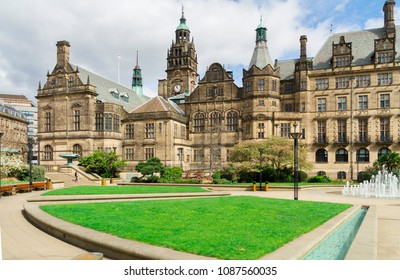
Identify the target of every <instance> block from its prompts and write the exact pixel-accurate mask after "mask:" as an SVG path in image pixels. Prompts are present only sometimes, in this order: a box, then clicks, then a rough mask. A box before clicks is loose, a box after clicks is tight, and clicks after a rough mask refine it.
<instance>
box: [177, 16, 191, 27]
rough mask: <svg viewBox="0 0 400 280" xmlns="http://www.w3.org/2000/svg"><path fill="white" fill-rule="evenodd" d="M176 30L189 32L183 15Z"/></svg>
mask: <svg viewBox="0 0 400 280" xmlns="http://www.w3.org/2000/svg"><path fill="white" fill-rule="evenodd" d="M176 30H189V27H188V26H187V25H186V18H185V17H184V15H183V13H182V17H181V23H180V24H179V25H178V27H177V28H176Z"/></svg>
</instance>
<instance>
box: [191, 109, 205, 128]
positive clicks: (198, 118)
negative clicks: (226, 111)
mask: <svg viewBox="0 0 400 280" xmlns="http://www.w3.org/2000/svg"><path fill="white" fill-rule="evenodd" d="M204 119H205V118H204V114H203V113H196V114H195V115H194V123H193V130H194V132H203V131H204Z"/></svg>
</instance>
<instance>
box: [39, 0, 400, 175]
mask: <svg viewBox="0 0 400 280" xmlns="http://www.w3.org/2000/svg"><path fill="white" fill-rule="evenodd" d="M394 7H395V2H394V1H393V0H387V1H385V3H384V6H383V12H384V22H383V27H381V28H376V29H369V30H361V31H354V32H348V33H341V34H333V35H331V36H330V37H329V38H328V39H327V41H326V42H325V43H324V44H323V45H322V46H321V49H320V50H319V52H318V53H317V54H316V55H315V57H308V56H307V36H305V35H303V36H301V37H300V38H299V49H300V51H299V57H297V58H295V59H291V60H283V61H278V60H275V61H272V59H271V56H270V54H269V50H268V44H269V43H270V42H267V28H266V26H265V25H264V23H263V22H262V20H261V21H260V24H259V25H258V27H257V29H256V34H255V35H256V40H255V41H256V42H255V47H254V50H253V54H252V55H251V59H250V63H249V66H248V68H247V69H243V77H242V84H243V86H241V87H240V86H237V85H236V84H235V81H234V80H233V73H232V72H231V71H229V70H227V69H225V68H224V67H223V66H222V65H221V64H220V63H217V62H216V63H213V64H211V65H210V66H209V67H208V70H207V71H206V73H205V75H204V77H200V78H199V74H198V71H197V53H196V48H195V43H194V39H193V38H192V37H191V32H190V29H189V27H188V25H187V24H186V18H185V16H184V13H183V12H182V16H181V18H180V24H179V25H178V27H177V28H176V30H175V39H174V40H173V42H172V44H171V46H170V48H169V50H168V52H167V58H166V60H167V67H166V73H167V78H166V79H164V80H159V86H158V96H157V97H155V98H153V99H151V100H146V99H145V97H143V99H141V100H142V102H141V103H140V104H132V105H133V106H130V107H129V106H120V105H118V104H115V102H114V101H115V100H109V102H106V103H104V102H99V100H100V99H101V98H99V96H98V95H99V90H98V88H97V90H96V88H95V87H94V86H93V85H91V83H90V82H89V80H88V82H87V83H84V82H83V81H84V80H83V79H82V78H81V76H82V74H83V72H85V70H81V69H80V70H78V68H73V67H72V66H71V65H70V64H68V63H67V60H66V58H65V56H66V53H67V52H66V50H65V49H63V48H66V47H67V46H68V47H69V44H67V43H65V42H64V43H62V42H61V43H60V42H59V44H58V45H60V46H59V47H58V48H59V54H58V59H57V61H58V62H57V66H56V68H55V69H54V71H53V72H52V74H49V75H48V81H47V82H46V84H45V86H44V88H43V89H39V91H38V103H39V104H40V107H39V120H42V121H39V132H40V133H41V134H42V135H43V137H44V138H45V139H46V141H47V142H46V144H45V145H48V146H49V147H52V148H53V150H54V149H55V148H56V149H57V150H58V151H63V152H64V151H74V152H77V153H78V152H79V151H80V150H79V149H74V148H73V145H75V144H79V145H80V146H81V151H82V153H85V152H88V151H92V150H95V149H97V148H106V147H113V148H115V151H116V152H118V153H119V154H120V155H122V157H123V158H124V159H126V160H127V161H128V170H134V167H135V166H136V164H137V163H138V162H140V161H144V160H146V159H148V158H150V157H152V156H156V157H158V158H160V159H161V161H162V162H165V164H166V165H167V166H180V167H182V168H184V169H185V170H206V171H214V170H216V169H220V168H222V167H223V166H226V165H227V164H229V162H230V152H231V151H232V149H233V147H234V146H235V145H236V144H238V143H240V142H243V141H261V140H263V139H267V138H268V137H271V136H281V137H289V135H290V133H291V132H293V131H294V129H295V127H297V129H298V132H302V139H301V140H300V141H301V143H304V144H307V146H308V147H309V152H308V155H307V159H308V161H309V162H311V163H313V170H312V171H311V172H310V173H311V174H313V175H315V174H327V175H329V176H330V177H332V178H341V179H350V178H353V179H355V178H356V176H357V173H358V172H359V171H362V170H364V168H365V167H367V166H369V165H371V164H372V163H373V162H374V161H375V160H376V159H377V158H378V157H379V156H380V155H382V154H384V153H387V152H389V151H396V152H399V151H400V147H399V143H400V117H399V116H400V110H399V108H400V98H399V90H398V88H399V85H400V72H399V71H398V70H399V69H400V68H399V67H400V64H399V62H400V44H399V43H397V42H398V40H397V36H396V34H397V32H398V30H399V27H397V26H395V22H394ZM271 43H272V44H273V43H274V42H271ZM60 48H61V49H60ZM250 53H251V51H250V52H249V54H250ZM249 57H250V55H249ZM139 70H140V68H139V66H138V65H137V66H136V67H135V69H134V77H133V83H132V85H133V86H138V85H139V86H141V72H140V71H139ZM85 74H86V73H85ZM89 76H90V75H89ZM71 77H72V78H71ZM71 79H72V80H71ZM90 79H92V78H91V77H90ZM71 81H72V82H71ZM90 81H92V80H90ZM70 83H71V84H70ZM67 85H70V87H66V86H67ZM114 87H115V88H117V86H116V85H115V86H114ZM67 90H68V92H67ZM125 91H126V90H125ZM101 92H105V93H106V95H107V94H108V95H109V94H110V91H109V89H108V90H103V91H101ZM118 92H119V93H120V92H121V91H120V90H118ZM139 95H140V94H139ZM79 108H85V109H84V110H82V109H81V110H82V111H81V112H82V113H83V112H85V115H81V129H79V130H77V129H76V127H74V119H75V118H76V113H74V112H75V111H76V110H78V111H79ZM62 110H65V116H64V114H63V115H62V116H60V118H61V119H60V121H57V122H55V119H54V117H52V116H53V115H52V114H54V112H56V111H57V112H62ZM107 113H108V114H111V115H112V116H114V117H111V119H112V121H111V122H112V123H115V122H116V121H117V122H118V123H119V124H120V126H119V124H118V125H117V126H116V127H115V128H118V129H111V130H110V131H108V130H106V129H103V130H97V129H96V127H97V125H98V124H100V122H101V121H93V116H96V120H97V117H99V119H102V118H103V117H104V114H107ZM48 114H49V115H48ZM98 114H103V115H98ZM102 116H103V117H102ZM115 116H118V118H117V119H115ZM91 118H92V119H91ZM113 118H114V119H113ZM104 122H106V120H104ZM111 127H113V128H114V126H111ZM83 131H84V132H85V134H83ZM82 135H85V137H84V138H83V137H82ZM74 143H75V144H74Z"/></svg>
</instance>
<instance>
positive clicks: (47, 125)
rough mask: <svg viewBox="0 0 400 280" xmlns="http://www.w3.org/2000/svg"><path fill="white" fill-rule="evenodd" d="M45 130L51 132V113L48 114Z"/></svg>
mask: <svg viewBox="0 0 400 280" xmlns="http://www.w3.org/2000/svg"><path fill="white" fill-rule="evenodd" d="M44 130H45V132H50V131H51V113H50V112H46V115H45V127H44Z"/></svg>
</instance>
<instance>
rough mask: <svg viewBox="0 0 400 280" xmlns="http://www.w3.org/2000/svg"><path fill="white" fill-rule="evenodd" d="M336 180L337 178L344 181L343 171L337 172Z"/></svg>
mask: <svg viewBox="0 0 400 280" xmlns="http://www.w3.org/2000/svg"><path fill="white" fill-rule="evenodd" d="M337 178H338V179H339V180H344V179H346V172H344V171H339V172H338V173H337Z"/></svg>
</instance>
